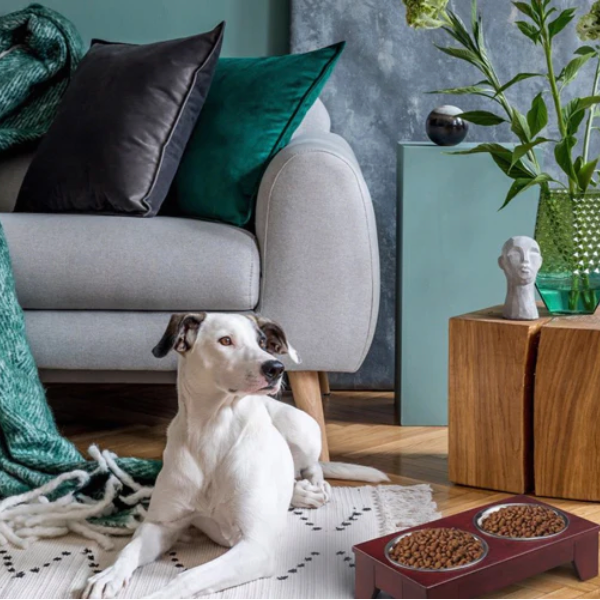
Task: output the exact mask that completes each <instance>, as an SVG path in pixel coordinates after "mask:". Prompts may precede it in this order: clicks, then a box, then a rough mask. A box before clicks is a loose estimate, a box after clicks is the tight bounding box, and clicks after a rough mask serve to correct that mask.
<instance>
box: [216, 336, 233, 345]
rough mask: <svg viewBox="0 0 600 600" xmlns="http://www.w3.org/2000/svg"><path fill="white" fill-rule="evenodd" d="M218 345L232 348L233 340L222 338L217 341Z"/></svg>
mask: <svg viewBox="0 0 600 600" xmlns="http://www.w3.org/2000/svg"><path fill="white" fill-rule="evenodd" d="M219 344H221V346H233V340H232V339H231V338H230V337H227V336H225V337H222V338H221V339H220V340H219Z"/></svg>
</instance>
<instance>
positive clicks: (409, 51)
mask: <svg viewBox="0 0 600 600" xmlns="http://www.w3.org/2000/svg"><path fill="white" fill-rule="evenodd" d="M470 4H471V3H470V2H469V1H468V0H457V1H456V2H455V5H456V6H457V7H459V8H460V12H461V14H463V15H464V17H465V19H467V18H468V15H469V12H470ZM555 5H556V6H560V7H562V8H566V7H569V6H578V7H579V8H580V13H581V14H582V13H583V11H585V10H588V8H589V6H590V5H591V0H555ZM480 6H481V8H482V10H483V12H484V18H485V21H486V23H485V29H486V32H487V39H488V43H489V47H490V54H491V56H492V58H493V59H495V63H496V65H497V70H498V73H499V75H500V77H501V80H503V81H508V80H509V79H510V77H511V76H512V75H513V74H515V73H516V72H518V71H536V70H540V69H543V57H542V53H541V50H540V48H539V47H538V48H535V49H534V48H533V47H532V45H531V44H530V43H529V42H528V40H526V39H525V38H524V37H523V36H522V35H521V34H520V33H519V31H518V30H517V28H516V27H515V26H514V25H513V24H512V23H513V22H514V21H515V20H516V19H518V18H519V17H518V13H517V10H516V9H515V8H514V7H513V6H512V4H511V2H509V0H482V1H481V2H480ZM291 20H292V25H291V47H292V51H293V52H304V51H308V50H313V49H315V48H318V47H321V46H325V45H327V44H331V43H333V42H337V41H339V40H346V41H347V42H348V45H347V48H346V50H345V52H344V55H343V56H342V58H341V60H340V62H339V63H338V66H337V68H336V70H335V72H334V74H333V76H332V78H331V81H330V82H329V84H328V85H327V87H326V89H325V91H324V94H323V99H324V101H325V104H326V105H327V107H328V108H329V110H330V112H331V116H332V121H333V128H334V130H335V131H336V132H337V133H340V134H341V135H343V136H344V137H345V138H346V139H348V141H349V142H350V143H351V144H352V146H353V148H354V150H355V152H356V154H357V156H358V159H359V161H360V163H361V165H362V167H363V169H364V173H365V177H366V179H367V183H368V184H369V187H370V190H371V194H372V196H373V201H374V204H375V211H376V214H377V219H378V228H379V243H380V249H381V259H382V282H383V284H382V285H383V289H382V300H381V314H380V319H379V325H378V329H377V333H376V336H375V341H374V343H373V347H372V349H371V352H370V354H369V356H368V358H367V360H366V362H365V364H364V366H363V368H362V369H361V371H360V372H359V373H357V374H355V375H338V376H335V377H333V378H332V381H333V383H334V385H336V386H338V387H345V388H359V389H360V388H382V389H386V388H388V389H391V387H392V386H393V381H394V376H393V373H394V327H395V316H394V313H395V296H394V285H395V269H396V266H395V265H396V260H395V252H396V180H395V178H396V142H397V141H398V140H401V139H402V140H414V141H418V140H424V139H426V136H425V132H424V123H425V119H426V117H427V114H428V113H429V111H430V110H431V109H432V108H434V107H435V106H438V105H439V104H444V103H449V104H456V105H458V106H460V107H461V108H463V109H464V110H470V109H474V108H484V107H485V106H486V101H485V99H472V98H466V97H443V96H442V97H439V96H428V95H425V92H427V91H429V90H434V89H440V88H445V87H454V86H458V85H462V84H466V83H473V82H475V81H478V80H479V79H480V78H477V79H475V77H477V74H476V73H474V72H473V69H472V68H471V67H470V66H469V65H467V64H466V63H463V62H460V61H457V60H455V59H451V58H450V57H448V56H446V55H444V54H442V53H441V52H439V51H438V50H436V49H435V48H434V47H433V43H434V42H436V43H442V44H443V43H446V41H447V38H446V36H445V35H444V34H443V33H442V32H440V31H435V32H424V31H413V30H411V29H410V28H409V27H408V26H407V25H406V24H405V21H404V9H403V6H402V2H401V0H291ZM577 44H578V40H577V38H576V35H575V28H574V26H570V27H569V30H568V33H565V34H564V35H561V38H560V43H559V44H558V46H557V57H558V62H559V63H560V64H561V65H562V64H563V63H565V62H566V61H567V60H568V59H569V57H570V55H571V53H572V51H573V49H574V48H575V47H576V46H577ZM585 75H586V77H584V78H582V79H583V80H580V81H579V82H578V83H577V84H576V85H574V86H573V87H572V89H570V90H569V92H577V93H579V94H580V95H585V96H587V95H589V94H590V89H589V88H591V85H592V83H591V78H592V76H593V73H592V68H591V67H586V71H585ZM538 85H539V84H538V83H537V81H536V80H535V79H533V80H528V81H525V82H523V83H521V84H519V85H518V87H515V88H514V91H513V93H512V94H511V96H512V97H513V98H515V99H517V100H518V99H519V98H525V99H527V98H532V97H533V90H534V89H537V86H538ZM567 95H568V94H567ZM517 104H520V105H521V110H527V108H528V106H526V105H523V103H519V102H517ZM550 133H552V131H550ZM468 139H469V140H470V141H478V140H486V141H487V140H492V141H510V140H511V136H510V132H509V131H508V130H507V129H498V128H496V129H483V128H476V127H472V129H471V133H470V135H469V138H468ZM482 201H483V202H488V203H489V209H490V211H495V210H496V209H497V208H498V206H499V205H500V204H501V201H502V199H501V198H496V197H491V198H482ZM516 201H517V202H518V201H519V199H517V200H516ZM466 217H468V216H467V215H466ZM533 225H534V224H533V223H532V224H531V229H532V231H533ZM490 268H491V269H494V268H496V265H490ZM499 300H501V299H499ZM443 302H444V299H443V298H440V303H443ZM423 318H426V316H424V317H423Z"/></svg>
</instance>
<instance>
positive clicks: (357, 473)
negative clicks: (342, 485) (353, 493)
mask: <svg viewBox="0 0 600 600" xmlns="http://www.w3.org/2000/svg"><path fill="white" fill-rule="evenodd" d="M320 464H321V467H322V469H323V474H324V475H325V477H326V478H327V479H347V480H349V481H366V482H367V483H381V482H383V481H389V480H390V478H389V477H388V476H387V475H386V474H385V473H384V472H383V471H379V470H377V469H373V468H372V467H363V466H361V465H350V464H347V463H340V462H322V463H320Z"/></svg>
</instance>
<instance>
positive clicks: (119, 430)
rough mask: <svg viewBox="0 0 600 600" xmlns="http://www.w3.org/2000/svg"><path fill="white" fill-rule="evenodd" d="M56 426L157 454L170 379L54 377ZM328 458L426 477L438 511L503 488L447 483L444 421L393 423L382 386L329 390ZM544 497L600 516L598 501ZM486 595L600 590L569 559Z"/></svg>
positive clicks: (124, 451)
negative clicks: (119, 382)
mask: <svg viewBox="0 0 600 600" xmlns="http://www.w3.org/2000/svg"><path fill="white" fill-rule="evenodd" d="M48 395H49V398H50V402H51V405H52V407H53V409H54V411H55V414H56V418H57V421H58V424H59V426H60V428H61V430H62V432H63V433H64V434H65V435H67V436H69V437H70V438H71V439H72V440H73V441H74V442H75V443H76V444H77V445H78V446H79V447H80V448H81V450H82V451H85V450H86V448H87V447H88V446H89V445H90V444H91V443H98V444H100V445H101V446H102V447H105V448H110V449H112V450H113V451H115V452H117V453H118V454H119V455H121V456H127V455H135V456H139V457H145V458H160V456H161V453H162V448H163V444H164V434H165V430H166V427H167V425H168V423H169V421H170V419H171V418H172V417H173V415H174V414H175V409H176V396H175V389H174V387H172V386H140V385H135V386H134V385H130V386H113V385H111V386H108V385H107V386H98V385H94V386H92V385H87V386H83V385H69V386H66V385H54V386H51V387H50V388H49V390H48ZM325 406H326V415H327V423H328V425H327V429H328V436H329V444H330V448H331V453H332V460H343V461H348V462H353V463H357V464H365V465H371V466H374V467H377V468H379V469H382V470H384V471H385V472H386V473H388V474H389V475H390V477H391V479H392V481H393V482H394V483H398V484H411V483H429V484H431V485H432V488H433V490H434V499H435V501H436V502H437V503H438V506H439V509H440V510H441V511H442V513H443V514H444V515H451V514H455V513H457V512H460V511H463V510H466V509H469V508H475V507H477V506H480V505H483V504H486V503H488V502H493V501H496V500H501V499H502V498H504V497H506V495H503V494H499V493H495V492H489V491H485V490H476V489H471V488H464V487H460V486H455V485H452V484H451V483H450V482H449V481H448V475H447V446H448V440H447V431H446V429H445V428H443V427H396V426H394V425H393V400H392V395H391V394H389V393H379V392H335V393H333V394H332V395H331V396H330V397H329V398H328V399H327V400H326V402H325ZM548 502H550V503H551V504H554V505H555V506H557V507H559V508H563V509H565V510H569V511H571V512H574V513H575V514H578V515H580V516H582V517H585V518H587V519H590V520H592V521H596V522H598V523H600V504H595V503H582V502H566V501H552V500H548ZM486 598H600V578H597V579H594V580H592V581H588V582H584V583H583V582H580V581H579V580H578V579H577V577H576V575H575V573H574V571H573V569H572V568H571V566H570V565H566V566H564V567H561V568H559V569H555V570H553V571H550V572H548V573H546V574H544V575H541V576H538V577H534V578H531V579H528V580H527V581H524V582H523V583H522V584H520V585H516V586H512V587H510V588H506V589H504V590H502V591H501V592H500V593H497V594H494V595H490V596H486Z"/></svg>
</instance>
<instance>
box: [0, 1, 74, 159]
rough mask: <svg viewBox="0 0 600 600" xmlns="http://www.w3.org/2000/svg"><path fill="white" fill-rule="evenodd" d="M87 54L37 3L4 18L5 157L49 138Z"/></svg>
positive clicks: (62, 22)
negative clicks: (16, 148)
mask: <svg viewBox="0 0 600 600" xmlns="http://www.w3.org/2000/svg"><path fill="white" fill-rule="evenodd" d="M83 54H84V44H83V41H82V39H81V37H80V36H79V33H78V32H77V30H76V29H75V27H74V26H73V24H72V23H71V22H70V21H69V20H67V19H65V18H64V17H63V16H61V15H60V14H59V13H57V12H56V11H53V10H50V9H49V8H45V7H44V6H40V5H39V4H32V5H31V6H28V7H27V8H24V9H23V10H19V11H16V12H13V13H9V14H7V15H4V16H0V152H2V151H3V150H7V149H9V148H11V147H13V146H17V145H19V144H23V143H25V142H31V141H34V140H37V139H38V138H40V137H41V136H42V135H44V133H46V131H47V130H48V128H49V127H50V124H51V123H52V121H53V119H54V116H55V114H56V109H57V107H58V104H59V102H60V100H61V98H62V96H63V94H64V92H65V90H66V88H67V85H68V84H69V80H70V77H71V75H72V74H73V72H74V71H75V68H76V67H77V64H78V63H79V61H80V59H81V57H82V56H83Z"/></svg>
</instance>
